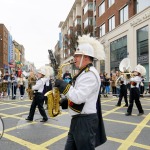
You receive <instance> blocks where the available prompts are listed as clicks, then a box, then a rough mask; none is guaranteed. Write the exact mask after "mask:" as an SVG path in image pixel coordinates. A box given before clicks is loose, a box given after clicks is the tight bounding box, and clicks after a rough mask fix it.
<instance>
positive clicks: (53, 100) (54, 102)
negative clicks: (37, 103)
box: [45, 63, 72, 117]
mask: <svg viewBox="0 0 150 150" xmlns="http://www.w3.org/2000/svg"><path fill="white" fill-rule="evenodd" d="M70 64H72V63H66V64H62V65H60V66H59V67H58V74H57V77H56V78H57V79H62V69H63V67H64V66H67V65H70ZM45 96H47V99H48V101H47V106H48V115H49V116H50V117H56V116H57V115H59V114H60V113H61V112H60V104H59V102H60V92H59V89H58V88H57V87H53V89H52V90H51V91H48V92H47V93H45Z"/></svg>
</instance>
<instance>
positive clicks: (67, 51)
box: [60, 0, 150, 81]
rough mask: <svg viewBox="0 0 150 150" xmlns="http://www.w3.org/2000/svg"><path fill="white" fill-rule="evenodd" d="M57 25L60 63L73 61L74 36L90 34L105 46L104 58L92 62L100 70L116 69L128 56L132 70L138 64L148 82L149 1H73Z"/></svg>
mask: <svg viewBox="0 0 150 150" xmlns="http://www.w3.org/2000/svg"><path fill="white" fill-rule="evenodd" d="M60 28H61V36H62V38H61V39H62V40H61V48H60V53H61V55H62V56H61V58H63V60H62V62H61V63H65V62H68V61H71V60H72V55H73V47H76V42H75V40H76V39H77V36H78V35H82V34H84V33H85V34H86V33H90V35H91V36H94V37H96V38H97V39H98V40H99V41H100V42H101V43H102V44H103V45H104V47H105V52H106V60H105V61H100V62H99V61H96V62H95V63H94V64H95V66H96V68H97V69H98V71H99V72H108V73H110V72H111V71H114V72H115V71H116V70H119V64H120V61H121V60H122V59H123V58H125V57H129V58H130V60H131V70H132V69H134V67H135V66H136V65H137V64H139V63H140V64H141V65H143V66H144V67H145V68H146V70H147V75H146V76H147V81H149V69H150V66H149V57H150V55H149V50H150V44H149V43H150V1H149V0H75V2H74V4H73V6H72V8H71V10H70V12H69V13H68V16H67V17H66V20H65V21H64V22H63V23H62V24H61V26H60ZM133 58H134V59H133Z"/></svg>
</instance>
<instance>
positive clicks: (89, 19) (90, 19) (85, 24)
mask: <svg viewBox="0 0 150 150" xmlns="http://www.w3.org/2000/svg"><path fill="white" fill-rule="evenodd" d="M88 25H93V17H88V18H87V19H86V20H85V21H84V28H86V27H87V26H88Z"/></svg>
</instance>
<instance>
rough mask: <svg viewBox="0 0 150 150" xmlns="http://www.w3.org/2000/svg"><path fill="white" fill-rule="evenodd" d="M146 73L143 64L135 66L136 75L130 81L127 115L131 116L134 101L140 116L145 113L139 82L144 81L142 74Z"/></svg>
mask: <svg viewBox="0 0 150 150" xmlns="http://www.w3.org/2000/svg"><path fill="white" fill-rule="evenodd" d="M145 74H146V69H145V68H144V67H143V66H141V65H137V66H136V67H135V69H134V77H132V78H131V79H130V82H131V89H130V99H129V107H128V109H127V113H126V114H125V115H126V116H131V114H132V108H133V104H134V102H135V104H136V107H137V108H138V111H139V114H138V116H141V115H143V114H144V110H143V108H142V105H141V102H140V89H139V84H140V82H141V81H142V78H141V76H143V75H145Z"/></svg>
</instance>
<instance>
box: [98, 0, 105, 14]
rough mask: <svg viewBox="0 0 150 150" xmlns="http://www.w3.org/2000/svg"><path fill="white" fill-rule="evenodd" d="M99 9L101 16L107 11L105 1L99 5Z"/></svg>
mask: <svg viewBox="0 0 150 150" xmlns="http://www.w3.org/2000/svg"><path fill="white" fill-rule="evenodd" d="M98 11H99V12H98V13H99V16H101V15H102V14H103V13H104V12H105V1H104V2H103V3H101V4H100V5H99V7H98Z"/></svg>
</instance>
